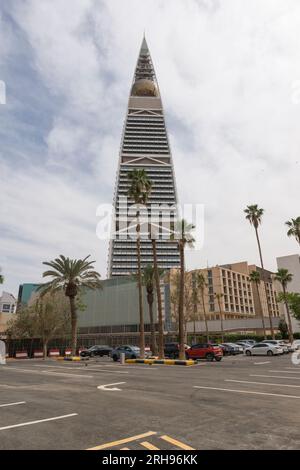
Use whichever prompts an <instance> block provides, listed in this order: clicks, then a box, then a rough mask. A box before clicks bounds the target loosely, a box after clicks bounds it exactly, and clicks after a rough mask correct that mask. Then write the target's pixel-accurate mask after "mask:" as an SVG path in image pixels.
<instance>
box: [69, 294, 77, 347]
mask: <svg viewBox="0 0 300 470" xmlns="http://www.w3.org/2000/svg"><path fill="white" fill-rule="evenodd" d="M69 299H70V309H71V327H72V333H71V334H72V356H76V353H77V312H76V303H75V297H69Z"/></svg>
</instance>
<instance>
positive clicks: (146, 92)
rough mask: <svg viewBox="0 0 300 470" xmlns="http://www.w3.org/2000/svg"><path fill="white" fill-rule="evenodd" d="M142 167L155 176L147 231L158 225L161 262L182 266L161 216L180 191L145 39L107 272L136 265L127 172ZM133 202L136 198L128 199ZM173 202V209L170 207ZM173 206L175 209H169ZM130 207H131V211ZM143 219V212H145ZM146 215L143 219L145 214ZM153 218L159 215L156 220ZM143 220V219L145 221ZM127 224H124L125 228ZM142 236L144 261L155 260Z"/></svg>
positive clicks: (131, 99)
mask: <svg viewBox="0 0 300 470" xmlns="http://www.w3.org/2000/svg"><path fill="white" fill-rule="evenodd" d="M134 169H144V170H145V172H146V173H147V176H148V178H149V179H150V180H151V182H152V190H151V194H150V198H149V201H148V203H147V214H148V217H149V216H150V215H151V217H152V218H151V222H150V219H148V220H149V223H144V226H146V231H147V230H149V231H150V230H151V228H149V229H148V228H147V227H150V226H151V227H152V228H153V226H154V225H155V227H156V230H157V254H158V264H159V267H161V268H164V269H169V268H172V267H177V266H179V253H178V248H177V244H176V243H174V242H171V241H170V239H167V238H168V235H169V233H168V230H166V229H165V228H163V226H164V223H163V222H162V217H163V216H165V215H168V214H169V213H171V215H170V219H171V229H172V223H173V224H174V221H175V219H176V204H177V195H176V187H175V178H174V171H173V164H172V155H171V150H170V145H169V140H168V135H167V130H166V125H165V118H164V112H163V106H162V101H161V96H160V92H159V87H158V83H157V80H156V75H155V71H154V67H153V63H152V60H151V56H150V52H149V49H148V45H147V42H146V39H145V38H144V39H143V42H142V46H141V49H140V53H139V57H138V61H137V65H136V69H135V73H134V79H133V85H132V87H131V91H130V96H129V102H128V110H127V116H126V121H125V125H124V129H123V136H122V142H121V148H120V157H119V167H118V172H117V183H116V189H115V196H114V207H115V216H116V217H115V224H114V227H113V232H114V236H113V238H112V240H111V243H110V252H109V267H108V271H109V273H108V274H109V276H123V275H128V274H132V273H133V272H136V271H137V253H136V241H135V239H134V237H130V236H128V235H127V234H126V225H128V222H125V225H124V217H125V216H127V215H128V211H127V208H128V207H127V203H126V197H127V192H128V189H129V180H128V173H129V172H130V171H133V170H134ZM128 203H129V204H132V203H133V201H128ZM172 208H173V209H172ZM170 209H171V211H170ZM130 212H132V210H131V211H130ZM141 219H143V214H142V212H141ZM144 220H145V219H144ZM153 220H156V221H155V222H154V223H153ZM142 225H143V224H142ZM124 226H125V229H124ZM141 232H144V236H142V238H141V264H142V266H145V265H147V264H151V263H152V262H153V257H152V248H151V239H150V235H145V229H143V227H142V229H141Z"/></svg>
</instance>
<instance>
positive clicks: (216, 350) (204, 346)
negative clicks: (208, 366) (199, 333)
mask: <svg viewBox="0 0 300 470" xmlns="http://www.w3.org/2000/svg"><path fill="white" fill-rule="evenodd" d="M185 354H186V357H187V359H206V360H207V361H213V360H216V361H221V359H222V357H223V351H222V348H220V346H219V345H218V344H209V343H201V344H194V345H193V346H191V347H190V348H189V349H187V350H186V352H185Z"/></svg>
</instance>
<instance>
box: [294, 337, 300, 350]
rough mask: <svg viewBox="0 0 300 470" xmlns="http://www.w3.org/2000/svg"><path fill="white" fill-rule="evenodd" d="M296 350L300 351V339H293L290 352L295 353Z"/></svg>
mask: <svg viewBox="0 0 300 470" xmlns="http://www.w3.org/2000/svg"><path fill="white" fill-rule="evenodd" d="M298 349H300V339H295V340H294V341H293V342H292V351H297V350H298Z"/></svg>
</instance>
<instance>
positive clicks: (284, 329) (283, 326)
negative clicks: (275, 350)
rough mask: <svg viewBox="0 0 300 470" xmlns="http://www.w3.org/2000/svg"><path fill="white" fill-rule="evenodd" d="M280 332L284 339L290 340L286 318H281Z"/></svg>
mask: <svg viewBox="0 0 300 470" xmlns="http://www.w3.org/2000/svg"><path fill="white" fill-rule="evenodd" d="M278 330H279V331H280V333H281V337H282V339H286V338H288V333H289V329H288V326H287V324H286V321H285V319H284V318H280V320H279V323H278Z"/></svg>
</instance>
